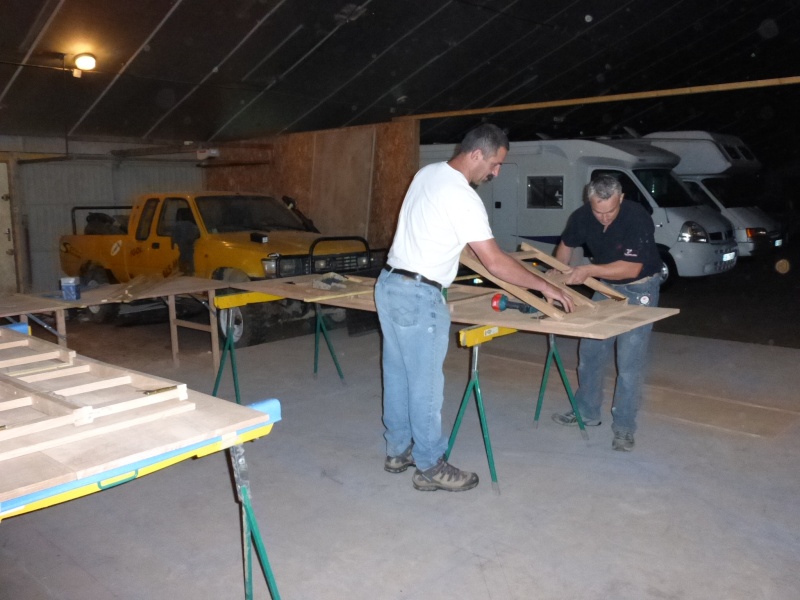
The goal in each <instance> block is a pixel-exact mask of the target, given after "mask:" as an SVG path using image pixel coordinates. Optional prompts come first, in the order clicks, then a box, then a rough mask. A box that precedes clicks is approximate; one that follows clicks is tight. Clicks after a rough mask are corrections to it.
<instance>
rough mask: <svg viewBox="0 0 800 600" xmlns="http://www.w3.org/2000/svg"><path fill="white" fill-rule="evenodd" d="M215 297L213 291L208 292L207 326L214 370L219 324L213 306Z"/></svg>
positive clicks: (218, 362) (217, 350)
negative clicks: (209, 333) (209, 329)
mask: <svg viewBox="0 0 800 600" xmlns="http://www.w3.org/2000/svg"><path fill="white" fill-rule="evenodd" d="M216 295H217V294H216V292H215V291H214V290H208V324H209V326H210V328H211V360H212V361H213V362H214V368H215V369H219V364H220V357H219V322H218V317H217V315H218V313H217V307H216V305H215V304H214V299H215V298H216Z"/></svg>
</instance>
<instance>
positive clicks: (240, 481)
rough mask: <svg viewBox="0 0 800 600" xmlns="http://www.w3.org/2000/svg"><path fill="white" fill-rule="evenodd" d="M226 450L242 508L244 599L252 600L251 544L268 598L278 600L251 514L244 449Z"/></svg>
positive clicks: (272, 576)
mask: <svg viewBox="0 0 800 600" xmlns="http://www.w3.org/2000/svg"><path fill="white" fill-rule="evenodd" d="M228 450H229V452H230V457H231V465H232V467H233V477H234V480H235V481H236V494H237V496H238V499H239V503H240V504H241V506H242V512H241V518H242V553H243V556H244V571H245V599H246V600H252V598H253V561H252V560H251V553H252V548H253V544H255V547H256V554H257V555H258V559H259V561H260V562H261V568H262V569H263V570H264V576H265V577H266V579H267V587H268V588H269V593H270V596H272V600H280V599H281V596H280V593H278V585H277V584H276V583H275V576H274V575H273V573H272V567H270V564H269V559H268V558H267V549H266V547H265V546H264V540H263V539H262V538H261V531H260V530H259V528H258V522H257V521H256V516H255V514H254V513H253V505H252V504H251V502H250V479H249V476H248V473H247V463H246V462H245V460H244V448H243V447H242V446H241V444H239V445H236V446H231V447H230V448H229V449H228Z"/></svg>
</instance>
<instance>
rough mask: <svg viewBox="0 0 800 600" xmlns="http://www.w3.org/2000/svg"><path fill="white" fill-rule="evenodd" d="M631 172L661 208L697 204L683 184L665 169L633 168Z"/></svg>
mask: <svg viewBox="0 0 800 600" xmlns="http://www.w3.org/2000/svg"><path fill="white" fill-rule="evenodd" d="M633 174H634V175H636V178H637V179H638V180H639V182H640V183H641V184H642V185H643V186H644V189H646V190H647V191H648V192H649V193H650V195H651V196H652V197H653V200H655V202H656V204H658V206H660V207H661V208H678V207H681V206H697V202H695V200H694V198H692V196H691V195H690V194H689V192H688V191H687V190H686V188H685V187H683V184H682V183H681V182H680V181H678V179H677V178H676V177H675V176H674V175H673V174H672V171H669V170H667V169H634V170H633Z"/></svg>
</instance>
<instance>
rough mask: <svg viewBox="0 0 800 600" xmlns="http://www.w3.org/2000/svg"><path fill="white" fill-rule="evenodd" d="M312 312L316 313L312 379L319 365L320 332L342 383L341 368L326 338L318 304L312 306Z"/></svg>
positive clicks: (326, 331) (326, 330) (331, 345)
mask: <svg viewBox="0 0 800 600" xmlns="http://www.w3.org/2000/svg"><path fill="white" fill-rule="evenodd" d="M314 312H315V313H316V329H315V333H314V377H316V376H317V365H318V364H319V334H320V332H322V335H323V337H324V338H325V343H326V344H327V345H328V351H329V352H330V353H331V358H332V359H333V364H334V365H336V371H337V372H338V373H339V379H341V380H342V383H344V373H342V368H341V367H340V366H339V361H338V360H336V352H334V351H333V344H332V343H331V340H330V338H329V337H328V328H327V327H325V320H324V317H323V315H322V310H321V308H320V305H319V304H314Z"/></svg>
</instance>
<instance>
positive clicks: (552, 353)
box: [533, 333, 589, 440]
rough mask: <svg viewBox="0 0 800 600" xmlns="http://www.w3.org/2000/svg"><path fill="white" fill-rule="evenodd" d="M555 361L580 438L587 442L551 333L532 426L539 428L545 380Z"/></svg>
mask: <svg viewBox="0 0 800 600" xmlns="http://www.w3.org/2000/svg"><path fill="white" fill-rule="evenodd" d="M554 359H555V363H556V366H557V367H558V373H559V374H560V375H561V381H562V383H563V384H564V389H565V390H566V391H567V397H568V398H569V403H570V406H572V410H573V411H574V412H575V418H576V419H577V421H578V427H579V428H580V430H581V437H583V439H585V440H588V439H589V434H587V433H586V426H585V425H584V423H583V418H582V417H581V413H580V411H579V410H578V406H577V405H576V404H575V396H574V395H573V394H572V387H570V385H569V379H567V373H566V371H564V365H563V364H562V363H561V355H560V354H559V353H558V348H557V347H556V336H555V335H554V334H552V333H550V334H548V335H547V360H546V361H545V363H544V373H543V374H542V384H541V386H539V400H538V401H537V402H536V414H535V415H534V417H533V426H534V428H536V427H538V426H539V415H540V414H541V412H542V401H543V400H544V392H545V389H546V388H547V379H548V377H549V375H550V367H551V365H552V364H553V360H554Z"/></svg>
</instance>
